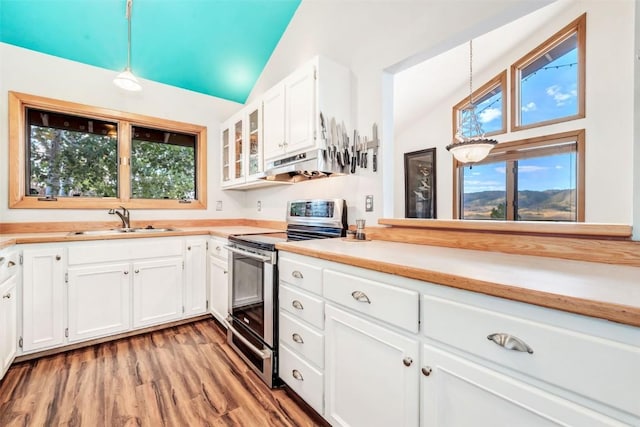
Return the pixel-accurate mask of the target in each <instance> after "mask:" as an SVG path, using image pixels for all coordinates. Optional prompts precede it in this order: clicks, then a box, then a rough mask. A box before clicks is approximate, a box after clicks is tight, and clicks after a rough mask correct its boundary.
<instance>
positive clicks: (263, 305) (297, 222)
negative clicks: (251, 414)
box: [227, 199, 347, 387]
mask: <svg viewBox="0 0 640 427" xmlns="http://www.w3.org/2000/svg"><path fill="white" fill-rule="evenodd" d="M346 230H347V209H346V204H345V201H344V200H343V199H313V200H295V201H290V202H288V203H287V231H286V233H268V234H248V235H247V234H245V235H232V236H229V245H228V246H227V249H228V250H229V255H230V256H229V273H230V276H229V316H228V317H227V341H228V343H229V344H230V345H231V347H232V348H234V349H235V350H236V352H237V353H238V354H239V355H240V356H241V357H242V358H243V359H244V360H245V362H247V363H248V364H249V366H250V367H251V368H252V369H253V370H254V371H255V372H256V373H258V375H260V377H261V378H262V379H263V380H264V381H265V382H266V383H267V385H269V386H270V387H273V386H275V385H277V384H278V252H277V250H276V247H275V245H276V243H279V242H285V241H294V240H309V239H326V238H333V237H343V236H344V235H345V233H346Z"/></svg>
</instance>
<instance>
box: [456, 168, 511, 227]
mask: <svg viewBox="0 0 640 427" xmlns="http://www.w3.org/2000/svg"><path fill="white" fill-rule="evenodd" d="M505 169H506V164H505V162H496V163H487V164H482V165H474V166H465V167H464V168H463V179H462V189H463V197H462V199H463V200H462V209H461V212H462V216H461V219H506V209H505V207H506V201H507V187H506V182H507V181H506V177H505Z"/></svg>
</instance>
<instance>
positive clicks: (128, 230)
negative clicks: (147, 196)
mask: <svg viewBox="0 0 640 427" xmlns="http://www.w3.org/2000/svg"><path fill="white" fill-rule="evenodd" d="M169 231H179V230H177V229H175V228H111V229H108V230H83V231H72V232H71V233H69V235H70V236H109V235H114V234H123V233H139V234H153V233H166V232H169Z"/></svg>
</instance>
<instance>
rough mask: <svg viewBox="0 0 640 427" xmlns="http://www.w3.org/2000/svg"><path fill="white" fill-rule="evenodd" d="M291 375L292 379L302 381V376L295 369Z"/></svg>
mask: <svg viewBox="0 0 640 427" xmlns="http://www.w3.org/2000/svg"><path fill="white" fill-rule="evenodd" d="M291 375H293V378H295V379H297V380H298V381H304V378H302V374H301V373H300V371H298V370H297V369H294V370H293V371H291Z"/></svg>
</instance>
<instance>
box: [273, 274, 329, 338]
mask: <svg viewBox="0 0 640 427" xmlns="http://www.w3.org/2000/svg"><path fill="white" fill-rule="evenodd" d="M278 299H279V303H280V308H281V309H284V310H286V311H288V312H289V313H292V314H294V315H295V316H297V317H299V318H300V319H303V320H305V321H306V322H308V323H309V324H311V325H313V326H315V327H316V328H319V329H324V302H323V301H322V300H321V299H320V298H316V297H314V296H312V295H311V294H308V293H305V292H303V291H299V290H296V289H293V288H290V287H288V286H285V285H282V284H281V285H280V296H279V298H278Z"/></svg>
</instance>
